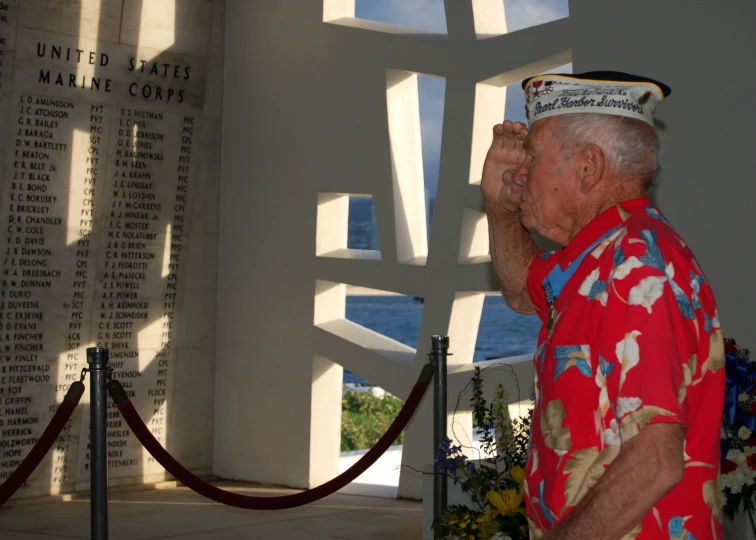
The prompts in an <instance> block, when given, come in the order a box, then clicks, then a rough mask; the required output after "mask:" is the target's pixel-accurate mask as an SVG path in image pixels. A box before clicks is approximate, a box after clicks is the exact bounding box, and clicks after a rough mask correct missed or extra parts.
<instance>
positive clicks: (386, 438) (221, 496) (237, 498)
mask: <svg viewBox="0 0 756 540" xmlns="http://www.w3.org/2000/svg"><path fill="white" fill-rule="evenodd" d="M427 367H428V366H426V368H427ZM431 376H432V370H428V369H424V370H423V373H422V374H421V376H420V379H418V381H417V383H415V386H414V387H413V388H412V391H411V392H410V395H409V397H408V398H407V400H406V401H405V403H404V407H402V410H401V411H399V414H398V415H397V417H396V419H395V420H394V422H393V423H392V424H391V427H389V429H388V431H386V433H385V434H384V435H383V437H381V439H380V440H379V441H378V442H377V443H376V444H375V446H373V448H371V449H370V450H368V452H367V453H366V454H365V455H364V456H362V458H360V460H359V461H358V462H357V463H355V464H354V465H352V466H351V467H350V468H349V469H347V470H346V471H344V472H343V473H342V474H340V475H339V476H337V477H336V478H334V479H332V480H329V481H328V482H326V483H325V484H321V485H319V486H318V487H315V488H312V489H308V490H306V491H302V492H300V493H294V494H292V495H283V496H280V497H252V496H248V495H241V494H239V493H232V492H229V491H225V490H223V489H220V488H218V487H216V486H213V485H211V484H208V483H207V482H205V481H204V480H202V479H200V478H198V477H197V476H195V475H194V474H192V473H191V472H189V471H188V470H187V469H185V468H184V467H183V466H182V465H181V464H180V463H179V462H178V461H176V459H175V458H174V457H173V456H171V455H170V454H169V453H168V452H167V451H166V450H165V449H164V448H163V447H162V446H161V444H160V443H159V442H158V441H157V440H156V439H155V437H153V436H152V433H151V432H150V430H149V428H148V427H147V426H145V425H144V422H143V421H142V419H141V418H140V417H139V413H137V411H136V409H135V408H134V405H133V404H132V403H131V400H130V399H128V397H126V393H125V392H124V391H123V389H122V388H121V387H120V383H118V381H111V382H110V384H109V386H108V390H109V391H110V395H111V396H112V397H113V400H114V401H115V402H116V405H117V406H118V409H119V410H120V411H121V415H123V418H124V419H125V420H126V423H127V424H128V425H129V427H130V428H131V431H133V432H134V435H136V437H137V439H139V442H141V443H142V445H143V446H144V447H145V448H146V449H147V451H148V452H149V453H150V454H152V456H153V457H154V458H155V459H156V460H157V461H158V463H160V464H161V465H162V466H163V467H164V468H165V469H166V470H167V471H168V472H169V473H170V474H171V475H173V477H174V478H176V480H178V481H179V482H181V483H182V484H184V485H185V486H186V487H188V488H190V489H191V490H193V491H195V492H197V493H199V494H200V495H202V496H203V497H207V498H208V499H211V500H213V501H216V502H219V503H222V504H226V505H228V506H235V507H237V508H245V509H247V510H281V509H284V508H294V507H296V506H302V505H305V504H309V503H311V502H314V501H317V500H319V499H322V498H323V497H326V496H328V495H331V494H332V493H334V492H336V491H338V490H340V489H341V488H343V487H344V486H346V485H347V484H349V483H350V482H351V481H353V480H354V479H355V478H357V477H358V476H360V475H361V474H362V473H364V472H365V471H366V470H367V469H368V468H369V467H370V466H371V465H372V464H373V463H375V462H376V460H377V459H378V458H379V457H380V456H381V455H382V454H383V453H384V452H385V451H386V450H387V449H388V448H389V447H390V446H391V444H392V443H393V442H394V441H395V440H396V438H397V437H398V436H399V434H400V433H401V432H402V430H403V429H404V428H405V427H406V426H407V423H408V422H409V421H410V419H411V418H412V416H413V415H414V414H415V410H416V409H417V407H418V405H420V401H421V400H422V399H423V395H424V394H425V391H426V390H427V389H428V386H429V384H430V378H431Z"/></svg>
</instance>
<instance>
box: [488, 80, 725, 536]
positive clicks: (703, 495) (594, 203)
mask: <svg viewBox="0 0 756 540" xmlns="http://www.w3.org/2000/svg"><path fill="white" fill-rule="evenodd" d="M523 88H524V90H525V93H526V96H527V101H528V103H527V105H526V108H527V111H528V118H529V123H530V129H528V128H527V127H526V126H525V125H523V124H521V123H512V122H509V121H506V122H504V123H503V124H500V125H497V126H495V127H494V130H493V131H494V135H493V143H492V145H491V148H490V150H489V152H488V155H487V157H486V161H485V165H484V170H483V178H482V182H481V190H482V192H483V195H484V197H485V201H486V211H487V214H488V222H489V229H490V239H491V242H490V245H491V257H492V259H493V263H494V267H495V268H496V271H497V274H498V277H499V280H500V284H501V292H502V294H503V296H504V298H505V299H506V301H507V303H508V304H509V305H510V306H511V307H512V309H514V310H515V311H517V312H518V313H524V314H538V316H539V317H540V318H541V320H542V321H543V323H544V326H543V328H542V329H541V332H540V335H539V339H538V349H537V352H536V354H535V358H534V363H535V371H536V382H535V386H536V390H535V391H536V405H535V410H534V415H533V424H532V426H533V427H532V433H531V448H530V455H529V459H528V466H527V480H526V500H527V507H528V522H529V525H530V533H531V538H543V539H553V538H559V539H572V538H581V539H592V540H594V539H600V538H606V539H610V538H637V539H643V540H646V539H657V538H658V539H661V538H664V539H665V540H668V539H672V538H674V539H687V540H693V539H697V540H702V539H709V538H721V536H722V528H721V524H720V521H719V500H718V490H717V476H718V472H719V459H720V450H719V433H720V431H719V430H720V423H721V414H722V408H723V401H724V369H723V367H724V346H723V339H722V331H721V329H720V324H719V319H718V315H717V308H716V303H715V300H714V296H713V294H712V291H711V289H710V287H709V284H708V283H707V281H706V279H705V277H704V274H703V271H702V270H701V267H700V265H699V264H698V262H697V261H696V259H695V257H694V255H693V253H692V252H691V250H690V248H689V247H688V246H687V244H686V243H685V241H684V240H683V239H682V238H681V237H680V235H679V234H677V233H676V232H675V230H674V229H673V228H672V227H671V225H670V224H669V222H668V221H667V220H666V219H665V218H664V216H663V215H662V213H661V212H660V211H659V210H658V209H657V208H655V207H654V206H653V204H652V203H651V201H650V199H649V198H648V197H647V194H648V192H649V189H650V187H651V185H652V184H653V182H654V180H655V179H656V177H657V174H658V172H659V150H660V144H659V139H658V136H657V133H656V131H655V129H654V126H653V112H654V110H655V107H656V104H657V103H659V102H661V101H662V100H663V99H664V98H665V97H666V96H667V95H669V93H670V90H669V88H668V87H667V86H665V85H663V84H661V83H659V82H656V81H653V80H651V79H647V78H642V77H637V76H633V75H629V74H625V73H618V72H592V73H584V74H580V75H541V76H537V77H533V78H530V79H528V80H526V81H524V82H523ZM528 229H529V230H534V231H536V232H538V233H539V234H540V235H542V236H544V237H546V238H548V239H550V240H553V241H554V242H556V243H558V244H560V245H562V246H564V247H562V248H561V249H559V250H558V251H556V252H551V253H541V252H539V251H538V249H537V248H536V245H535V243H534V242H533V240H532V239H531V235H530V234H529V232H528Z"/></svg>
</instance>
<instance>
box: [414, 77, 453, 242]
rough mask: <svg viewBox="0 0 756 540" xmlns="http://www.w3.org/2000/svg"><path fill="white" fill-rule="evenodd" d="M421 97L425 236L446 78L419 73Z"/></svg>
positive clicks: (438, 157)
mask: <svg viewBox="0 0 756 540" xmlns="http://www.w3.org/2000/svg"><path fill="white" fill-rule="evenodd" d="M417 83H418V94H419V100H420V132H421V137H422V146H423V176H424V182H425V216H426V220H427V224H428V227H427V230H428V238H429V239H430V235H431V224H432V223H433V208H434V206H435V202H436V191H437V189H438V171H439V165H440V163H441V133H442V130H443V125H444V97H445V94H446V79H443V78H440V77H430V76H427V75H418V80H417Z"/></svg>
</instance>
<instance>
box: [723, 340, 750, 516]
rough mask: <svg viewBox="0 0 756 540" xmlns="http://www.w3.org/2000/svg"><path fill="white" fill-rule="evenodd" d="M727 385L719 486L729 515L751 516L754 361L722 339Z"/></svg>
mask: <svg viewBox="0 0 756 540" xmlns="http://www.w3.org/2000/svg"><path fill="white" fill-rule="evenodd" d="M725 370H726V374H727V389H726V394H725V406H724V416H723V419H722V463H721V467H720V486H721V488H722V496H723V501H722V502H723V505H722V510H723V512H724V513H725V514H726V515H727V516H729V517H730V518H731V519H732V518H734V517H735V515H736V514H737V513H738V512H739V511H740V509H741V508H742V509H743V511H744V512H746V513H747V514H748V516H749V518H751V526H753V518H752V512H753V511H754V510H756V508H755V507H754V496H756V385H755V384H754V383H756V362H755V361H753V360H751V357H750V351H749V350H748V349H743V348H740V347H738V346H737V344H736V343H735V340H734V339H725Z"/></svg>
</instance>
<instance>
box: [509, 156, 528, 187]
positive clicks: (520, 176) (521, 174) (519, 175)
mask: <svg viewBox="0 0 756 540" xmlns="http://www.w3.org/2000/svg"><path fill="white" fill-rule="evenodd" d="M529 168H530V157H527V158H526V159H525V161H523V162H522V163H521V164H520V166H519V167H518V168H517V170H516V171H515V172H514V174H513V175H512V181H513V182H514V183H515V184H518V185H521V186H522V185H524V184H525V182H527V181H528V169H529Z"/></svg>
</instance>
